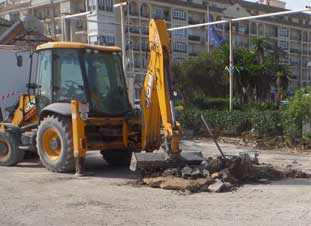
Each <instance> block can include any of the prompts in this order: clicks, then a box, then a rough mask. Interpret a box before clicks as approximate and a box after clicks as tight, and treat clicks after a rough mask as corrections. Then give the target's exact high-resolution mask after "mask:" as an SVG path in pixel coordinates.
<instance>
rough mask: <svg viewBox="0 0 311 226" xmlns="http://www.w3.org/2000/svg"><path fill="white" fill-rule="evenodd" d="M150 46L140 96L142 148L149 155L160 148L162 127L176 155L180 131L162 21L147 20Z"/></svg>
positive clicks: (168, 45) (167, 145) (168, 144)
mask: <svg viewBox="0 0 311 226" xmlns="http://www.w3.org/2000/svg"><path fill="white" fill-rule="evenodd" d="M149 45H150V61H149V66H148V69H147V74H146V77H145V81H144V87H143V90H142V93H141V110H142V113H143V127H142V149H143V150H145V151H147V152H148V151H149V152H151V151H153V150H155V149H159V148H160V146H161V136H160V125H161V124H162V127H163V129H164V135H165V144H166V149H167V151H168V153H169V154H178V153H179V152H180V150H179V136H180V133H181V129H180V125H179V123H178V122H177V121H176V118H175V112H174V104H173V91H172V83H171V77H170V58H171V57H170V44H169V35H168V31H167V27H166V23H165V21H163V20H151V21H150V24H149Z"/></svg>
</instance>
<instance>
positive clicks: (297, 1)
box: [248, 0, 311, 9]
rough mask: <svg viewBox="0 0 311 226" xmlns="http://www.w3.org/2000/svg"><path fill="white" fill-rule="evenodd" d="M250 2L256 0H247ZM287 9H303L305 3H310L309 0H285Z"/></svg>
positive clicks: (255, 0)
mask: <svg viewBox="0 0 311 226" xmlns="http://www.w3.org/2000/svg"><path fill="white" fill-rule="evenodd" d="M248 1H250V2H257V0H248ZM285 2H286V3H287V5H286V7H287V8H288V9H303V8H304V7H305V6H306V5H308V4H309V5H311V1H310V0H285Z"/></svg>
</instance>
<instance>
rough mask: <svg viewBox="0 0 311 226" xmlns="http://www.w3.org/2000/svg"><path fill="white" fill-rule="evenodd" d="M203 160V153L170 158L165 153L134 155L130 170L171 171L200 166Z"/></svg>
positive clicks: (182, 153) (181, 154) (184, 153)
mask: <svg viewBox="0 0 311 226" xmlns="http://www.w3.org/2000/svg"><path fill="white" fill-rule="evenodd" d="M203 160H204V158H203V155H202V153H201V152H181V153H179V154H178V155H177V156H174V157H172V156H171V157H169V156H168V155H167V154H166V153H164V152H158V153H146V152H141V153H133V154H132V160H131V165H130V170H132V171H136V170H151V169H169V168H176V167H183V166H185V165H200V164H201V163H202V161H203Z"/></svg>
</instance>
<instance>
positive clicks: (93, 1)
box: [88, 0, 96, 10]
mask: <svg viewBox="0 0 311 226" xmlns="http://www.w3.org/2000/svg"><path fill="white" fill-rule="evenodd" d="M88 10H96V0H88Z"/></svg>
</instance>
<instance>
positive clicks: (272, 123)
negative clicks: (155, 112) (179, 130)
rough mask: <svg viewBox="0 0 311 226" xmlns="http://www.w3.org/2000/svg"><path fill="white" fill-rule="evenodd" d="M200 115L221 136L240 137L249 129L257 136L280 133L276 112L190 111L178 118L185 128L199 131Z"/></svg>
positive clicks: (279, 120)
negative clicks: (254, 131)
mask: <svg viewBox="0 0 311 226" xmlns="http://www.w3.org/2000/svg"><path fill="white" fill-rule="evenodd" d="M201 114H203V115H204V117H205V119H206V120H207V121H208V123H209V125H210V127H211V128H212V129H213V130H215V131H218V132H220V133H223V134H230V135H240V134H241V133H242V132H244V131H249V130H251V129H255V130H256V131H257V132H258V134H259V135H266V134H280V133H282V127H281V121H282V116H281V113H279V112H278V111H216V110H205V111H202V110H195V109H192V110H188V111H185V112H183V113H182V114H181V115H179V116H180V120H181V121H182V124H183V126H184V127H185V128H189V129H194V130H195V131H200V130H202V129H204V126H203V124H202V122H201V118H200V117H201Z"/></svg>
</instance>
